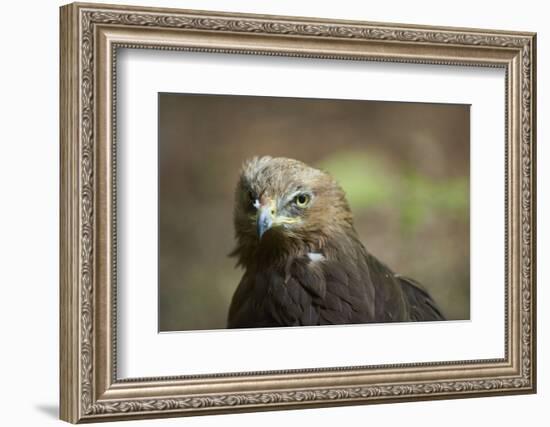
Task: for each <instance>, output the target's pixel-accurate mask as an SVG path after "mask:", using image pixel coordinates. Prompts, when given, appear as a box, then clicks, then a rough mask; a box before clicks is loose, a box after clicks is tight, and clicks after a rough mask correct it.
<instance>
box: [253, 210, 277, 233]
mask: <svg viewBox="0 0 550 427" xmlns="http://www.w3.org/2000/svg"><path fill="white" fill-rule="evenodd" d="M274 215H275V205H274V203H268V204H267V205H262V206H260V207H259V208H258V219H257V226H258V238H259V239H261V238H262V236H263V235H264V233H265V232H266V231H267V230H269V229H270V228H271V227H272V225H273V217H274Z"/></svg>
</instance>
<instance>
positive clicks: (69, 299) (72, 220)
mask: <svg viewBox="0 0 550 427" xmlns="http://www.w3.org/2000/svg"><path fill="white" fill-rule="evenodd" d="M76 12H77V9H76V7H75V6H74V5H65V6H61V7H60V9H59V21H60V33H59V51H60V62H59V105H60V117H59V137H60V153H59V155H60V188H59V190H60V198H59V203H60V206H59V210H60V212H59V214H60V216H59V217H60V223H59V232H60V235H59V240H60V241H59V246H60V254H59V255H60V256H59V274H60V275H59V286H60V288H59V303H60V306H59V310H60V311H59V314H60V319H59V349H60V352H59V363H60V369H59V381H60V387H59V399H60V404H59V418H60V419H61V420H63V421H67V422H70V423H76V422H78V420H79V418H80V417H79V394H80V393H79V358H80V352H79V351H78V348H79V321H78V319H79V316H80V314H79V299H78V295H79V292H78V290H79V286H78V284H79V280H78V271H79V258H78V257H79V251H78V250H75V248H78V245H79V239H78V229H79V227H78V211H79V208H78V200H79V197H78V165H79V160H78V159H79V155H78V146H79V144H78V120H79V114H78V94H79V90H78V70H79V66H78V44H77V43H78V32H77V30H78V19H77V13H76Z"/></svg>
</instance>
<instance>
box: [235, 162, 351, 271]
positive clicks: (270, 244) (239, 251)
mask: <svg viewBox="0 0 550 427" xmlns="http://www.w3.org/2000/svg"><path fill="white" fill-rule="evenodd" d="M234 224H235V234H236V238H237V248H236V249H235V251H234V252H233V255H235V256H237V257H238V260H239V264H240V265H242V266H245V267H246V266H249V265H250V264H252V263H254V264H255V263H258V262H260V261H261V260H264V261H268V262H270V263H274V262H277V261H280V262H284V260H285V259H287V258H288V256H289V255H295V256H299V255H305V254H306V253H315V254H322V253H323V249H324V248H325V245H326V242H327V241H328V240H329V239H330V237H331V236H333V235H335V234H340V233H346V234H347V233H350V232H353V224H352V215H351V211H350V208H349V205H348V203H347V201H346V197H345V193H344V191H343V190H342V188H341V187H340V186H339V185H338V183H337V182H336V181H335V180H334V179H333V178H332V177H331V176H330V175H329V174H328V173H326V172H323V171H321V170H318V169H315V168H313V167H310V166H308V165H306V164H305V163H303V162H300V161H298V160H294V159H289V158H283V157H269V156H264V157H255V158H252V159H250V160H248V161H246V162H245V163H244V165H243V167H242V170H241V173H240V177H239V181H238V184H237V189H236V192H235V210H234Z"/></svg>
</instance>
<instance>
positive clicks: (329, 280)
mask: <svg viewBox="0 0 550 427" xmlns="http://www.w3.org/2000/svg"><path fill="white" fill-rule="evenodd" d="M234 225H235V235H236V240H237V245H236V248H235V250H234V252H233V254H232V255H233V256H235V257H236V258H237V262H238V265H239V266H241V267H242V268H243V269H244V274H243V277H242V279H241V281H240V283H239V285H238V287H237V289H236V291H235V293H234V295H233V298H232V300H231V305H230V308H229V315H228V322H227V326H228V327H229V328H254V327H277V326H312V325H342V324H358V323H383V322H412V321H434V320H445V318H444V316H443V314H442V312H441V310H440V309H439V308H438V306H437V304H436V303H435V301H434V300H433V298H432V297H431V296H430V294H429V293H428V292H427V291H426V290H425V289H424V288H423V287H422V286H421V285H420V284H419V283H418V282H416V281H414V280H412V279H409V278H407V277H403V276H401V275H398V274H395V273H394V272H393V271H391V270H390V269H389V268H388V267H387V266H386V265H384V264H383V263H382V262H380V261H379V260H378V259H377V258H375V257H374V256H373V255H372V254H370V253H369V252H368V251H367V250H366V249H365V247H364V246H363V244H362V243H361V241H360V239H359V237H358V235H357V232H356V231H355V228H354V226H353V217H352V213H351V210H350V208H349V205H348V202H347V200H346V196H345V193H344V191H343V190H342V188H341V187H340V186H339V185H338V183H337V182H336V181H335V180H334V179H333V178H332V177H331V176H330V175H329V174H328V173H326V172H323V171H321V170H318V169H315V168H312V167H310V166H308V165H306V164H305V163H302V162H300V161H298V160H293V159H288V158H282V157H275V158H274V157H269V156H265V157H256V158H253V159H251V160H248V161H247V162H245V163H244V165H243V168H242V170H241V174H240V178H239V182H238V184H237V188H236V191H235V209H234Z"/></svg>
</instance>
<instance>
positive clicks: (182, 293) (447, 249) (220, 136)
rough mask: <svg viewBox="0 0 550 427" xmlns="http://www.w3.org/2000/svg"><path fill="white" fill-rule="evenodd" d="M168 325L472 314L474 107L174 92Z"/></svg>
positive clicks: (164, 116) (164, 323)
mask: <svg viewBox="0 0 550 427" xmlns="http://www.w3.org/2000/svg"><path fill="white" fill-rule="evenodd" d="M158 101H159V115H158V123H159V141H158V150H159V330H160V332H169V331H190V330H208V329H224V328H259V327H283V326H317V325H349V324H365V323H387V322H416V321H445V320H468V319H469V318H470V229H469V224H470V222H469V220H470V216H469V207H470V203H469V201H470V194H469V182H470V176H469V174H470V106H469V105H456V104H429V103H407V102H387V101H376V100H340V99H314V98H282V97H266V96H239V95H215V94H180V93H159V97H158Z"/></svg>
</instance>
